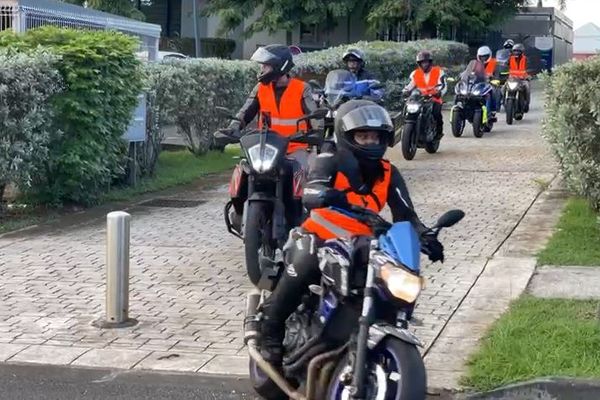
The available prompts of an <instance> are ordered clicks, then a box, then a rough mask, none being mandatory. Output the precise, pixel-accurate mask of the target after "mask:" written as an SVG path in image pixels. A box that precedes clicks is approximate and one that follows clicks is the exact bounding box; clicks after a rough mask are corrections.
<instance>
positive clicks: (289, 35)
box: [285, 31, 292, 46]
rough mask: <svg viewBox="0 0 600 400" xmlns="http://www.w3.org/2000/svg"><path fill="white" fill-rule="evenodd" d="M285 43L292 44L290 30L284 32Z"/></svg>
mask: <svg viewBox="0 0 600 400" xmlns="http://www.w3.org/2000/svg"><path fill="white" fill-rule="evenodd" d="M285 43H286V44H287V45H288V46H289V45H291V44H292V31H286V32H285Z"/></svg>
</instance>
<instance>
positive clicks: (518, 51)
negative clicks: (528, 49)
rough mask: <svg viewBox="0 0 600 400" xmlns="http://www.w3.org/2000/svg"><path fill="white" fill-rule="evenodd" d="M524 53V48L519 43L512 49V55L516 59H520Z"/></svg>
mask: <svg viewBox="0 0 600 400" xmlns="http://www.w3.org/2000/svg"><path fill="white" fill-rule="evenodd" d="M524 52H525V46H523V45H522V44H521V43H517V44H515V46H514V47H513V48H512V53H513V54H514V55H515V56H517V57H521V56H522V55H523V53H524Z"/></svg>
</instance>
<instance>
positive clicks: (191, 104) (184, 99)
mask: <svg viewBox="0 0 600 400" xmlns="http://www.w3.org/2000/svg"><path fill="white" fill-rule="evenodd" d="M158 68H161V69H162V71H161V73H160V77H161V78H160V79H159V80H157V81H156V84H157V87H156V88H155V90H156V92H157V101H158V104H159V107H161V108H162V111H161V112H163V113H165V115H168V116H169V119H170V120H171V121H173V122H174V123H175V124H176V125H177V128H178V130H179V131H180V133H181V134H182V135H183V137H184V140H185V141H186V143H187V146H188V148H189V150H190V151H191V152H192V153H194V154H196V155H201V154H204V153H205V152H206V151H208V149H209V147H210V146H211V144H212V142H213V138H212V133H213V132H214V131H215V130H217V129H218V128H220V127H223V126H224V125H225V124H226V123H227V122H228V119H227V118H224V117H223V116H220V115H219V114H218V113H217V112H216V111H215V107H216V106H221V107H226V108H228V109H230V110H231V111H232V112H233V113H236V112H237V110H238V108H239V107H241V106H242V104H243V103H244V101H245V99H246V97H247V96H248V94H249V93H250V91H251V90H252V88H253V87H254V85H255V84H256V72H257V67H256V65H255V64H254V63H252V62H249V61H228V60H220V59H215V58H203V59H196V60H185V61H180V60H168V61H164V62H163V63H161V64H160V65H159V66H158Z"/></svg>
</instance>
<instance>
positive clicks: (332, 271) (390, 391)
mask: <svg viewBox="0 0 600 400" xmlns="http://www.w3.org/2000/svg"><path fill="white" fill-rule="evenodd" d="M336 210H337V211H340V212H344V213H346V214H347V215H351V216H353V217H355V218H357V219H359V220H360V221H362V222H364V223H365V224H367V225H369V226H370V227H371V228H372V229H373V232H374V236H371V237H368V236H359V237H355V238H353V239H342V238H337V239H330V240H327V241H326V242H325V243H324V245H323V246H322V247H320V248H319V250H318V257H319V260H320V269H321V271H322V277H321V282H320V284H319V285H311V286H310V288H309V289H310V290H309V293H307V294H306V296H304V299H303V302H302V304H301V305H300V306H299V307H298V308H297V310H296V311H295V312H294V313H293V314H292V315H291V316H290V318H288V320H287V321H286V335H285V340H284V349H285V350H284V351H285V354H284V361H283V369H282V370H278V369H275V368H273V366H272V365H271V364H269V363H268V362H266V361H265V360H264V359H263V358H262V356H261V354H260V352H259V351H258V348H257V342H258V339H259V338H258V331H259V324H260V320H261V315H260V313H259V310H260V305H261V303H262V302H263V299H264V297H265V293H264V292H259V291H257V290H255V291H253V292H251V293H249V294H248V299H247V309H246V319H245V325H244V338H245V342H246V344H247V346H248V352H249V356H250V363H249V369H250V371H249V375H250V380H251V382H252V384H253V387H254V389H255V390H256V391H257V392H258V393H259V394H260V395H261V396H263V397H264V398H265V399H267V400H279V399H287V398H288V397H289V398H290V399H299V400H300V399H301V400H346V399H349V398H357V399H368V400H377V399H384V398H385V399H395V400H420V399H425V395H426V372H425V366H424V364H423V360H422V358H421V355H420V353H419V350H418V349H417V347H419V346H420V347H422V343H421V341H420V340H419V339H418V338H417V337H416V336H415V335H414V334H413V333H412V332H411V331H410V330H409V329H408V328H409V323H410V321H411V319H412V313H413V309H414V307H415V305H416V301H417V298H418V297H419V294H420V292H421V290H422V288H423V285H424V278H423V277H422V276H421V271H420V264H419V261H420V241H419V237H418V234H417V232H416V231H415V230H414V228H413V227H412V225H411V224H410V223H409V222H396V223H394V224H390V223H389V222H387V221H385V220H384V219H383V218H381V217H380V216H379V215H377V214H376V213H373V212H372V211H370V210H365V209H362V208H360V207H355V206H353V207H352V208H351V209H350V210H340V209H336ZM463 217H464V212H462V211H460V210H452V211H449V212H447V213H446V214H444V215H443V216H442V217H441V218H439V220H438V221H437V223H436V225H435V226H434V227H433V228H432V229H431V230H430V231H429V234H432V235H435V236H436V237H437V235H438V234H439V232H440V230H441V229H443V228H448V227H451V226H453V225H454V224H456V223H457V222H459V221H460V220H461V219H462V218H463Z"/></svg>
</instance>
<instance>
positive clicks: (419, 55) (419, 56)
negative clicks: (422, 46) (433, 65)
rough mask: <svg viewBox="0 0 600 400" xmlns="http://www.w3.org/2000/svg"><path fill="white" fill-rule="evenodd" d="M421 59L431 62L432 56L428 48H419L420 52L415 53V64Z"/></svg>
mask: <svg viewBox="0 0 600 400" xmlns="http://www.w3.org/2000/svg"><path fill="white" fill-rule="evenodd" d="M423 61H429V62H433V56H432V55H431V52H429V51H428V50H421V51H420V52H418V53H417V64H419V63H421V62H423Z"/></svg>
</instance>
